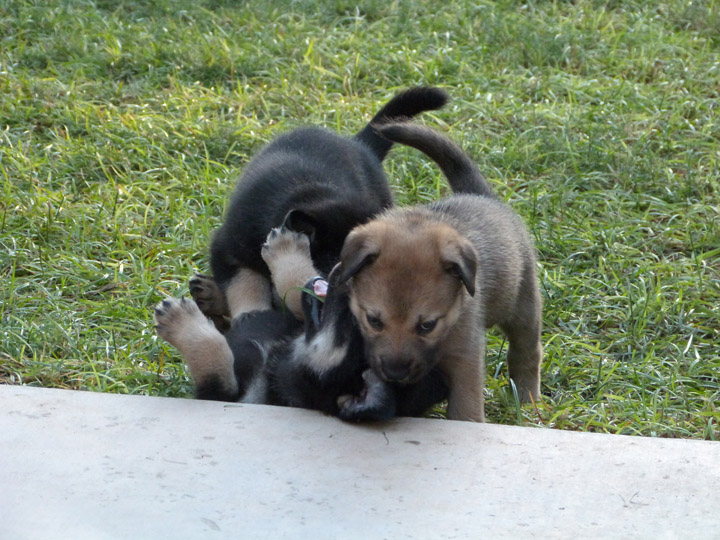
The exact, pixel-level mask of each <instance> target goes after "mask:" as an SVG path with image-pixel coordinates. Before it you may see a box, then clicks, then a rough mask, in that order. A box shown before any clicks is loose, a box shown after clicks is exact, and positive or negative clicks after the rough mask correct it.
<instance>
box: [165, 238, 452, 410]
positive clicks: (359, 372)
mask: <svg viewBox="0 0 720 540" xmlns="http://www.w3.org/2000/svg"><path fill="white" fill-rule="evenodd" d="M271 236H275V237H276V238H275V239H277V236H290V237H291V240H293V241H295V240H296V239H297V237H298V236H300V235H298V234H296V233H293V232H291V231H287V230H284V229H283V230H280V231H278V230H275V231H273V232H272V233H271ZM292 237H295V239H292ZM275 245H277V242H275ZM266 249H267V248H266ZM339 273H340V272H333V273H331V275H330V278H329V284H328V286H327V294H326V296H325V298H324V302H322V301H321V300H320V299H319V298H318V295H316V294H314V293H313V292H310V291H313V290H315V289H316V287H317V285H318V284H320V283H322V282H323V281H322V279H321V278H315V279H313V280H311V282H310V283H308V284H307V285H306V287H305V289H304V290H303V292H302V308H303V315H304V319H305V322H304V328H303V330H302V331H300V330H299V329H300V328H301V323H300V322H299V321H297V320H296V319H295V318H294V317H293V315H292V314H290V313H289V312H282V311H277V310H258V311H253V312H249V313H245V314H243V315H240V316H239V317H236V318H235V319H233V321H232V325H231V327H230V329H229V331H228V332H227V333H226V334H225V336H222V335H221V334H220V332H219V331H218V330H216V329H215V327H214V326H213V325H212V323H210V322H209V321H208V320H207V319H206V318H205V317H204V315H203V314H202V313H201V312H200V310H199V309H198V307H197V305H196V304H195V303H194V302H193V301H192V300H188V299H180V300H178V299H166V300H163V301H162V302H160V303H159V304H158V305H157V307H156V309H155V318H156V321H157V330H158V334H159V335H160V336H162V337H163V338H165V339H166V340H167V341H169V342H170V343H171V344H173V345H175V346H176V347H177V348H178V349H179V350H180V352H181V353H182V355H183V357H184V359H185V361H186V362H187V364H188V366H189V367H190V370H191V372H192V373H193V375H194V377H195V380H196V396H197V397H198V398H201V399H213V400H219V401H242V402H244V403H264V404H270V405H283V406H291V407H301V408H308V409H317V410H320V411H323V412H326V413H328V414H333V415H335V416H338V417H339V418H341V419H343V420H349V421H362V420H364V421H369V420H370V421H372V420H386V419H389V418H391V417H393V416H419V415H421V414H422V413H424V412H425V411H426V410H427V409H428V408H430V407H431V406H432V405H434V404H436V403H439V402H440V401H442V400H443V399H445V398H446V397H447V385H446V383H445V381H444V379H443V376H442V375H441V373H440V372H439V371H438V370H432V371H430V372H429V373H428V374H427V375H426V376H425V377H423V378H422V379H420V380H419V381H417V382H416V383H415V384H412V385H402V386H401V385H394V384H390V383H387V382H385V381H382V380H380V379H379V378H378V377H377V376H375V374H374V373H373V372H372V371H371V370H370V369H369V367H368V365H367V362H366V361H365V356H364V346H363V340H362V336H361V335H360V332H359V329H358V327H357V324H356V322H355V319H354V318H353V316H352V313H351V312H350V306H349V298H348V293H347V287H346V286H345V285H339V284H338V282H337V281H338V280H337V276H338V275H339ZM299 331H300V334H299V335H298V332H299ZM293 336H295V337H293ZM209 355H215V356H216V357H219V358H220V359H222V360H223V362H218V361H217V360H218V358H213V359H211V358H209V357H208V356H209ZM228 360H230V361H231V362H232V363H231V364H228ZM223 364H225V365H226V366H229V365H232V371H231V372H229V371H228V369H221V366H222V365H223ZM210 365H214V366H216V367H217V369H216V371H214V372H207V371H205V372H203V373H202V376H200V377H198V376H197V375H196V373H197V367H198V366H210Z"/></svg>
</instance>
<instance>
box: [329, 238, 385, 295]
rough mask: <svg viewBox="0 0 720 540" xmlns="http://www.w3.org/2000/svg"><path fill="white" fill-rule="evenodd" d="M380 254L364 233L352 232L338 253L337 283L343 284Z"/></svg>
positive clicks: (376, 246)
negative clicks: (338, 271)
mask: <svg viewBox="0 0 720 540" xmlns="http://www.w3.org/2000/svg"><path fill="white" fill-rule="evenodd" d="M379 254H380V246H379V245H378V244H377V242H376V241H374V240H373V239H372V237H371V236H370V235H368V234H365V232H364V231H352V232H351V233H350V234H349V235H348V236H347V238H346V239H345V244H344V245H343V249H342V252H340V275H339V276H338V282H339V283H345V282H346V281H347V280H349V279H350V278H351V277H353V276H354V275H355V274H357V273H358V272H359V271H360V270H362V269H363V268H365V267H366V266H367V265H369V264H372V263H373V261H375V259H377V257H378V255H379Z"/></svg>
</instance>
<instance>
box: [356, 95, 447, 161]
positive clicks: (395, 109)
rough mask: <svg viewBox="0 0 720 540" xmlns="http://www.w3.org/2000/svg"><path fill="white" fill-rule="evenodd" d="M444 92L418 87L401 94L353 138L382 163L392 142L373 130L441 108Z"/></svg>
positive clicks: (444, 100)
mask: <svg viewBox="0 0 720 540" xmlns="http://www.w3.org/2000/svg"><path fill="white" fill-rule="evenodd" d="M448 99H449V98H448V95H447V93H446V92H445V90H441V89H440V88H433V87H430V86H418V87H417V88H411V89H409V90H405V91H404V92H401V93H400V94H398V95H397V96H395V97H394V98H392V99H391V100H390V101H389V102H388V103H387V104H386V105H385V106H384V107H383V108H382V109H380V111H378V113H377V114H376V115H375V116H374V117H373V119H372V120H371V121H370V123H369V124H368V125H367V126H365V128H364V129H362V131H360V132H359V133H358V134H357V135H355V137H356V138H357V139H358V140H360V141H362V142H363V143H364V144H366V145H367V146H369V147H370V149H371V150H372V151H373V153H374V154H375V155H376V156H377V157H378V159H380V161H382V160H383V159H385V156H386V155H387V153H388V152H389V151H390V148H392V145H393V143H392V141H389V140H388V139H385V138H383V137H380V136H379V135H378V134H377V131H376V130H375V127H376V126H380V125H383V124H389V123H392V122H402V121H403V120H409V119H410V118H412V117H414V116H417V115H418V114H420V113H421V112H423V111H433V110H437V109H440V108H442V107H443V106H444V105H445V104H446V103H447V102H448Z"/></svg>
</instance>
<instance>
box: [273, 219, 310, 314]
mask: <svg viewBox="0 0 720 540" xmlns="http://www.w3.org/2000/svg"><path fill="white" fill-rule="evenodd" d="M262 258H263V259H264V260H265V263H266V264H267V265H268V268H270V273H271V274H272V281H273V285H274V286H275V290H276V291H277V293H278V295H279V296H280V299H281V300H282V301H283V302H284V304H285V305H286V306H287V308H288V309H289V310H290V312H291V313H292V314H293V315H295V317H296V318H297V319H298V320H300V321H302V320H304V318H305V317H304V315H303V310H302V300H301V299H302V291H301V288H302V287H303V286H304V285H305V284H306V283H307V282H308V281H310V280H311V279H312V278H314V277H315V276H318V275H320V273H319V272H318V271H317V270H316V269H315V267H314V266H313V261H312V257H311V256H310V240H309V239H308V237H307V235H305V234H303V233H298V232H295V231H291V230H290V229H286V228H285V227H280V228H277V229H273V230H272V231H270V234H269V235H268V237H267V241H266V242H265V245H263V248H262Z"/></svg>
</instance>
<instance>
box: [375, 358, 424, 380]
mask: <svg viewBox="0 0 720 540" xmlns="http://www.w3.org/2000/svg"><path fill="white" fill-rule="evenodd" d="M413 367H414V362H413V361H412V360H410V361H408V360H394V359H389V358H381V359H380V370H379V371H380V375H381V376H382V378H383V379H385V380H386V381H388V382H395V383H400V384H408V383H411V382H413V379H415V378H416V377H415V375H416V374H415V371H416V370H415V369H413Z"/></svg>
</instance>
